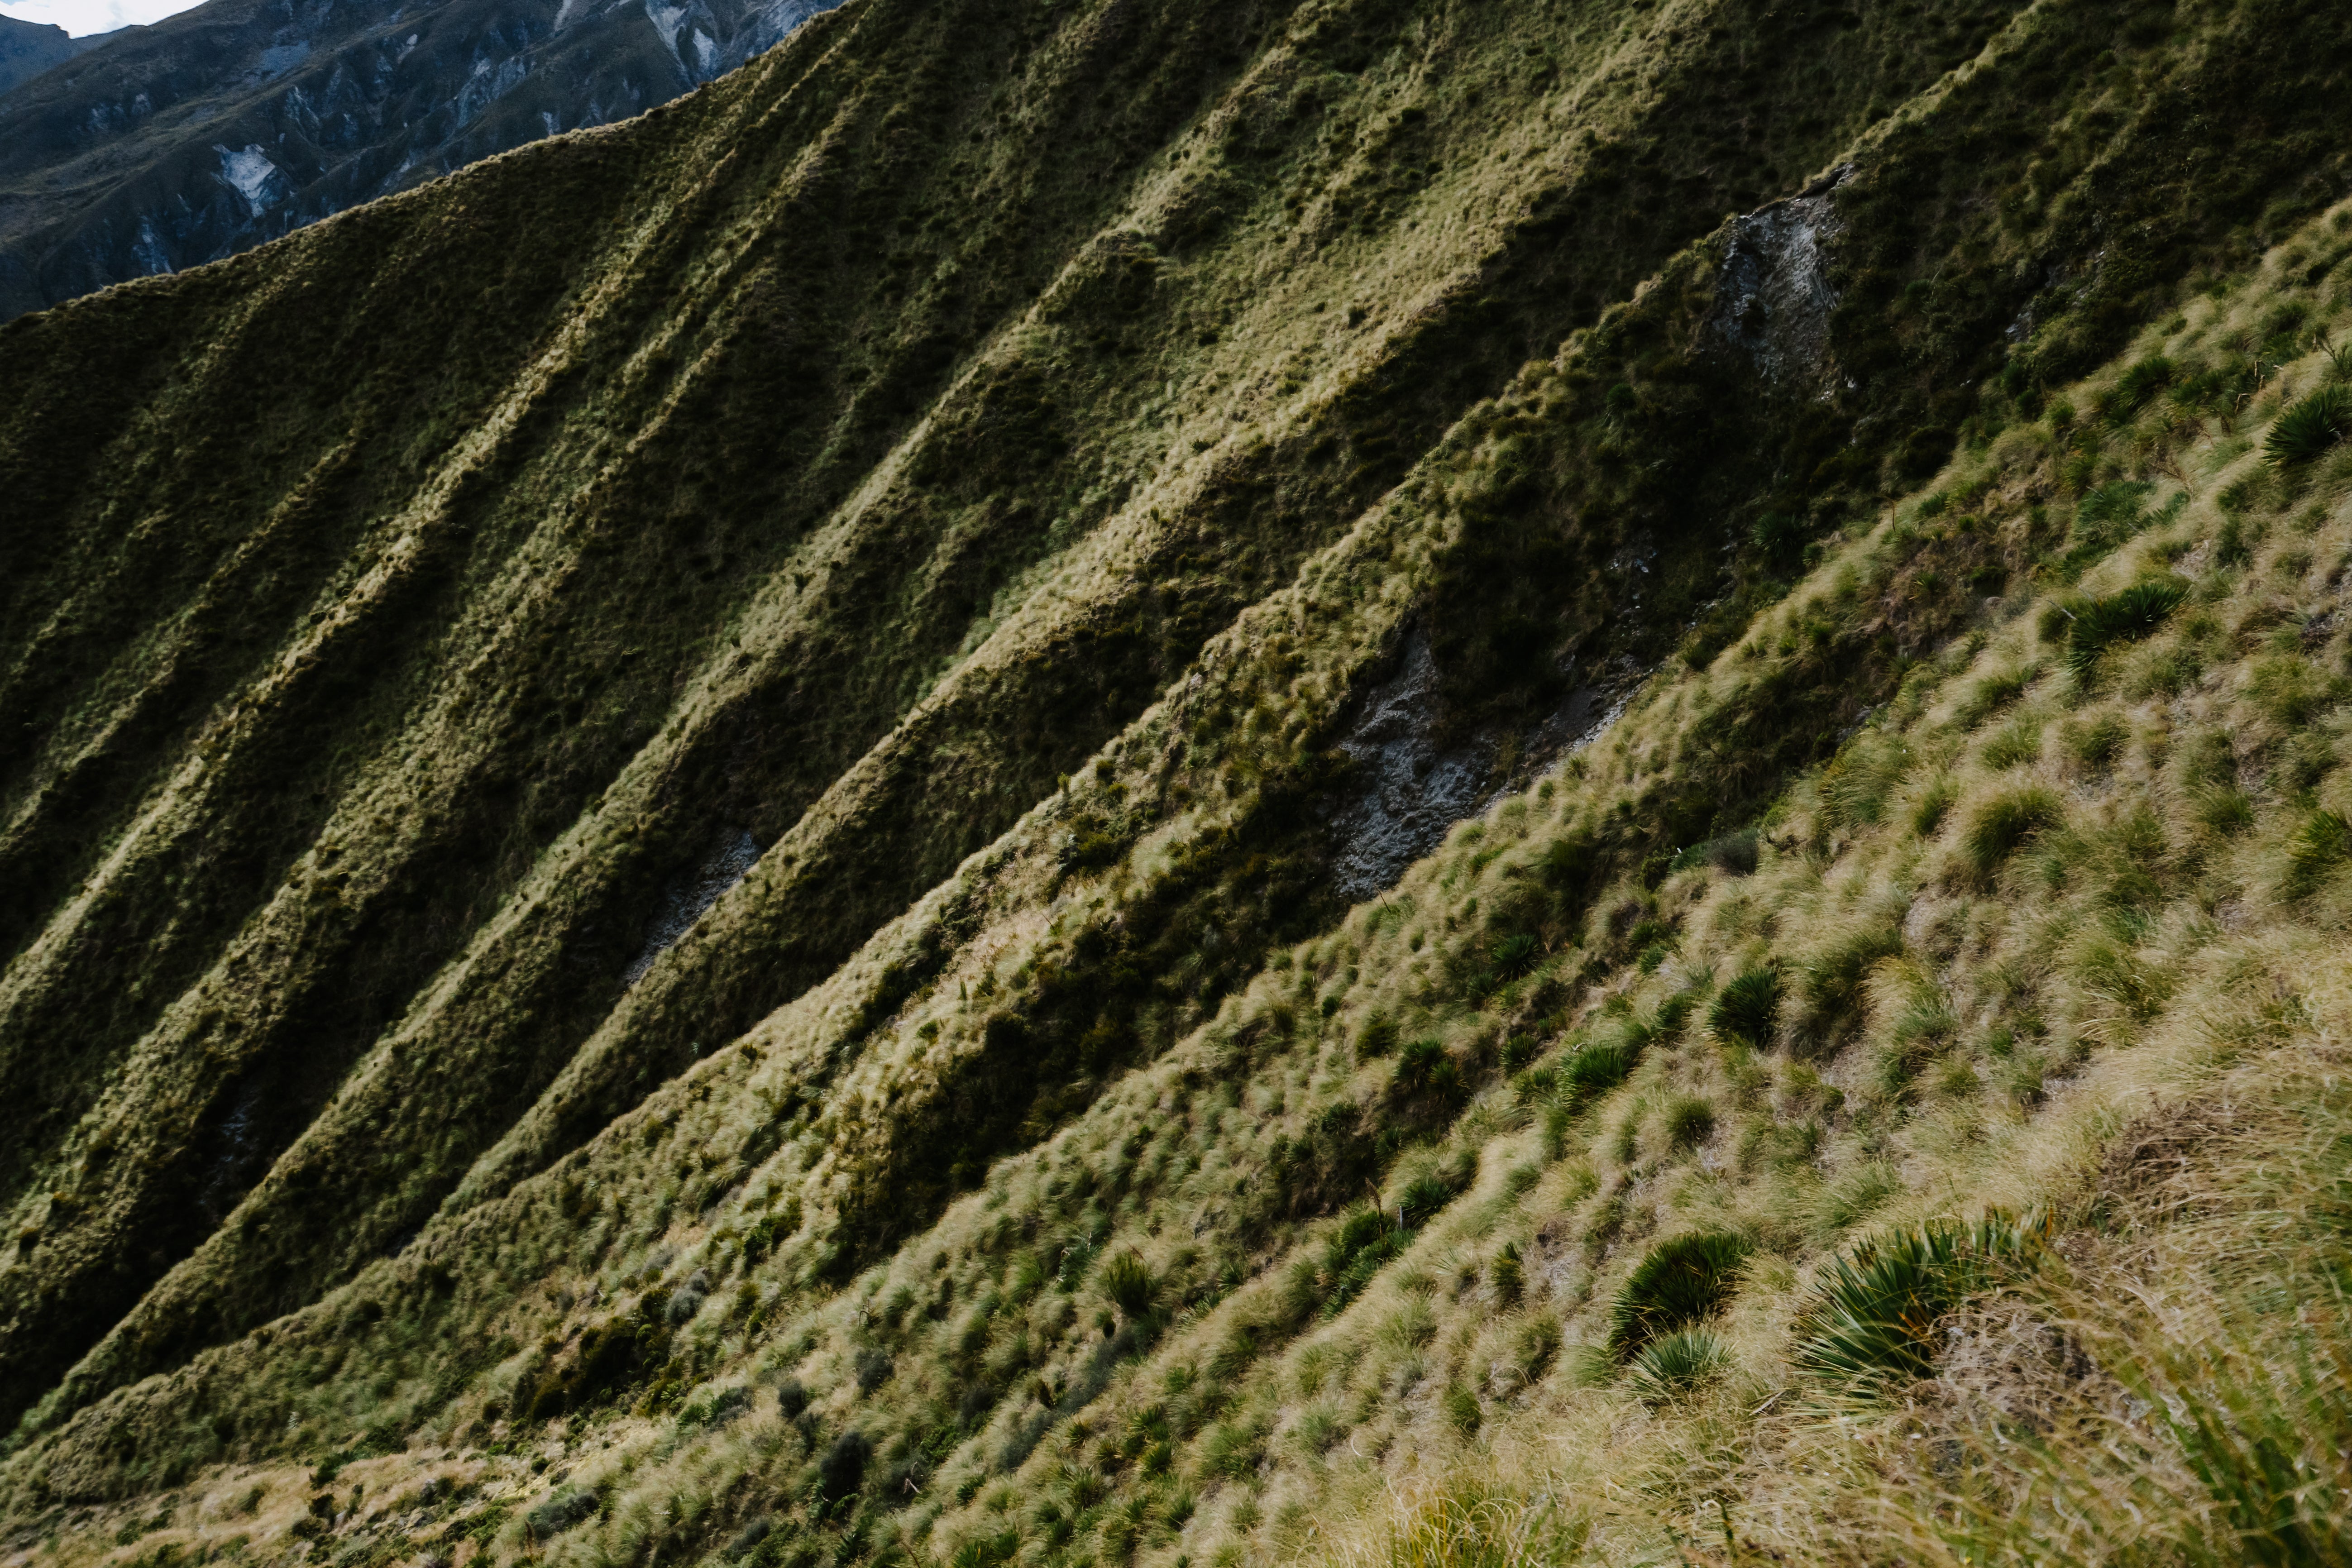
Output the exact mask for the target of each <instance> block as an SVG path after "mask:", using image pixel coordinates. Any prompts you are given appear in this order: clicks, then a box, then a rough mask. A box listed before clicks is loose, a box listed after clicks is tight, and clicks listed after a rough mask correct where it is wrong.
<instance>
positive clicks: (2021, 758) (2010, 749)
mask: <svg viewBox="0 0 2352 1568" xmlns="http://www.w3.org/2000/svg"><path fill="white" fill-rule="evenodd" d="M2041 754H2042V724H2041V721H2039V720H2036V719H2031V718H2025V717H2020V718H2019V719H2017V720H2016V721H2013V722H2011V723H2009V724H2006V725H2004V726H2002V728H2001V731H2000V733H1999V734H1997V735H1995V736H1994V737H1993V738H1992V739H1991V740H1990V741H1988V742H1985V749H1984V752H1983V755H1984V763H1985V766H1987V767H1989V768H1993V769H1997V770H2006V769H2009V768H2014V767H2021V766H2023V765H2024V764H2025V763H2030V762H2032V761H2033V760H2034V759H2035V758H2036V757H2039V756H2040V755H2041Z"/></svg>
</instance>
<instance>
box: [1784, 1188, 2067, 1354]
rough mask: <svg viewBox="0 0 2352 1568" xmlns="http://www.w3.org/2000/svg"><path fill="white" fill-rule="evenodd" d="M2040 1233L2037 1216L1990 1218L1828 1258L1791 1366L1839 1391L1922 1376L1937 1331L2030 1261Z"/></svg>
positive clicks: (1936, 1225) (1879, 1241)
mask: <svg viewBox="0 0 2352 1568" xmlns="http://www.w3.org/2000/svg"><path fill="white" fill-rule="evenodd" d="M2047 1230H2048V1222H2047V1221H2046V1220H2045V1219H2044V1218H2043V1217H2042V1216H2041V1215H2029V1216H2027V1217H2026V1218H2024V1219H2018V1218H2016V1217H2014V1216H2012V1215H2006V1214H2002V1213H2000V1212H1999V1211H1995V1212H1994V1213H1992V1214H1990V1215H1986V1216H1985V1218H1983V1219H1982V1220H1979V1222H1978V1223H1977V1224H1975V1225H1973V1226H1967V1225H1958V1224H1954V1223H1952V1222H1949V1221H1931V1222H1929V1223H1928V1224H1927V1225H1923V1226H1917V1227H1916V1228H1912V1229H1907V1230H1898V1231H1895V1232H1894V1233H1892V1234H1891V1235H1888V1236H1884V1237H1874V1238H1873V1239H1872V1240H1869V1241H1865V1242H1864V1243H1863V1244H1862V1245H1861V1246H1859V1247H1855V1248H1854V1249H1853V1252H1852V1253H1850V1254H1848V1255H1847V1256H1845V1257H1843V1258H1832V1260H1831V1261H1830V1263H1829V1265H1828V1266H1827V1267H1826V1268H1824V1269H1823V1270H1822V1283H1821V1288H1820V1294H1819V1295H1818V1296H1817V1297H1816V1299H1815V1300H1814V1301H1813V1304H1812V1305H1811V1307H1810V1308H1808V1309H1807V1310H1806V1311H1805V1313H1804V1315H1803V1316H1802V1317H1801V1318H1800V1319H1799V1320H1798V1325H1797V1327H1798V1332H1799V1334H1800V1336H1801V1339H1800V1342H1799V1343H1798V1346H1797V1352H1796V1357H1795V1359H1796V1363H1797V1364H1798V1365H1799V1366H1800V1367H1801V1368H1803V1369H1804V1370H1805V1371H1807V1372H1810V1373H1813V1374H1814V1375H1816V1376H1819V1377H1823V1378H1828V1379H1830V1380H1832V1382H1836V1383H1840V1384H1871V1383H1874V1382H1877V1381H1883V1380H1885V1379H1886V1378H1889V1377H1924V1376H1926V1375H1927V1373H1928V1372H1929V1370H1930V1369H1931V1368H1932V1367H1933V1366H1934V1363H1935V1351H1936V1343H1935V1331H1936V1327H1937V1324H1938V1323H1939V1322H1940V1321H1942V1320H1943V1319H1944V1317H1945V1316H1946V1315H1947V1314H1948V1313H1949V1312H1950V1311H1951V1310H1953V1309H1954V1308H1955V1307H1958V1305H1960V1303H1962V1302H1963V1301H1965V1300H1968V1299H1969V1297H1971V1296H1973V1295H1976V1294H1977V1293H1979V1291H1982V1290H1984V1289H1988V1288H1990V1286H1991V1285H1992V1284H1993V1283H1994V1282H1995V1281H1996V1280H1997V1279H2000V1278H2001V1277H2002V1276H2003V1275H2004V1274H2005V1273H2006V1272H2008V1271H2011V1270H2013V1269H2015V1268H2018V1267H2020V1266H2021V1265H2022V1264H2024V1263H2026V1262H2028V1261H2030V1260H2031V1259H2032V1257H2033V1255H2034V1254H2035V1253H2036V1252H2037V1251H2038V1250H2039V1249H2040V1247H2041V1245H2042V1238H2043V1237H2044V1236H2045V1235H2046V1233H2047Z"/></svg>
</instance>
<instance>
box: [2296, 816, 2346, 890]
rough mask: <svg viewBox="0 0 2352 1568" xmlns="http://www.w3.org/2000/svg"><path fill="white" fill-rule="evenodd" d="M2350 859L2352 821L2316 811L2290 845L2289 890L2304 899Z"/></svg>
mask: <svg viewBox="0 0 2352 1568" xmlns="http://www.w3.org/2000/svg"><path fill="white" fill-rule="evenodd" d="M2347 861H2352V822H2347V821H2346V820H2345V819H2344V817H2343V816H2342V815H2341V814H2339V813H2336V812H2333V811H2315V812H2313V813H2312V814H2311V816H2308V817H2307V818H2305V821H2304V824H2303V826H2301V827H2300V828H2298V829H2296V830H2295V835H2294V839H2293V840H2292V841H2291V842H2290V843H2289V844H2288V846H2287V875H2286V887H2287V891H2288V893H2289V894H2291V895H2293V896H2294V897H2297V898H2300V897H2302V896H2303V895H2305V894H2306V893H2310V892H2312V891H2314V890H2315V889H2317V888H2318V887H2319V885H2320V884H2321V883H2322V882H2323V881H2325V880H2326V879H2327V877H2328V875H2329V874H2330V873H2331V872H2333V871H2334V870H2335V869H2336V868H2337V867H2339V866H2342V865H2344V864H2345V863H2346V862H2347Z"/></svg>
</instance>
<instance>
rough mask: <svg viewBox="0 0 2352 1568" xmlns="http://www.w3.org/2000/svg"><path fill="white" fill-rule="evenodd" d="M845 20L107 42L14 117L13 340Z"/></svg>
mask: <svg viewBox="0 0 2352 1568" xmlns="http://www.w3.org/2000/svg"><path fill="white" fill-rule="evenodd" d="M835 3H836V0H683V3H682V4H672V3H669V0H424V3H422V4H400V3H397V0H211V3H210V4H207V5H200V6H197V7H196V8H195V9H194V10H192V11H186V12H183V13H181V14H180V15H179V16H173V17H171V18H169V19H167V20H165V21H163V22H161V23H158V24H157V25H156V26H152V27H137V28H131V29H127V30H125V31H124V32H122V33H119V34H114V35H111V36H110V37H108V38H107V39H105V40H104V41H102V42H101V43H100V46H99V47H96V48H94V49H91V50H89V52H88V53H86V54H82V55H80V56H79V58H74V59H72V60H70V61H69V62H68V63H67V64H66V65H65V66H64V67H62V68H58V67H54V66H52V67H50V68H46V69H45V70H44V72H43V74H41V75H40V76H38V77H37V78H35V79H32V80H29V81H26V82H25V83H24V84H23V85H22V86H21V87H19V88H18V89H16V90H15V91H13V92H10V93H8V94H7V96H6V97H5V98H0V320H5V319H6V318H8V317H12V316H16V315H21V314H23V313H24V312H25V311H27V310H38V309H40V308H42V307H43V306H46V305H52V304H56V303H58V302H59V301H61V300H69V299H72V298H73V297H75V296H76V295H79V294H85V293H88V292H89V291H91V290H92V289H101V288H104V287H105V286H106V285H107V284H110V283H116V282H121V281H122V280H123V279H131V278H139V277H145V276H148V275H150V274H152V273H157V272H165V271H175V270H178V269H180V268H186V267H192V266H195V265H197V264H198V263H201V262H205V261H212V260H216V259H218V258H222V257H225V256H229V255H232V254H234V253H236V252H237V251H239V250H244V249H247V248H248V247H252V246H255V245H258V244H260V243H262V242H263V241H265V240H269V239H274V238H276V237H278V236H279V235H282V234H285V233H287V232H288V231H289V230H291V229H295V228H299V227H300V226H302V225H304V224H307V223H314V222H316V221H317V220H319V219H320V218H322V217H325V216H329V215H330V214H331V213H336V212H340V211H341V210H342V209H344V208H346V207H350V206H355V205H359V204H360V203H362V202H365V201H369V200H372V199H373V198H375V197H377V196H381V195H389V194H391V193H393V192H394V191H399V190H404V189H406V188H407V187H408V186H410V185H413V184H418V183H420V182H422V181H425V180H428V179H431V178H433V177H435V176H436V175H439V174H446V173H448V172H449V171H450V170H452V169H456V168H457V167H459V166H461V165H463V164H466V163H472V162H473V161H475V160H476V159H478V158H485V157H488V156H489V155H491V154H492V153H502V152H505V151H507V150H508V149H509V148H513V147H517V146H520V145H521V144H522V143H524V142H532V141H536V140H538V139H540V138H541V137H543V136H551V135H554V134H557V133H559V132H566V131H573V130H578V129H580V128H582V127H583V126H591V125H600V124H604V123H606V122H608V121H615V120H622V119H625V118H627V117H629V116H631V115H634V114H636V113H639V112H641V111H643V110H646V109H649V108H652V107H653V106H654V105H656V104H657V103H662V102H665V101H667V100H669V99H672V98H676V97H677V96H678V95H679V94H681V93H683V92H686V91H688V90H689V89H692V88H694V87H697V86H698V85H700V84H701V83H703V82H705V81H708V80H709V79H711V78H713V77H715V76H718V75H720V74H721V73H723V72H725V71H728V70H730V69H732V68H735V67H736V66H739V65H740V64H742V63H743V62H744V61H745V60H747V59H749V58H751V57H752V56H754V55H756V54H759V53H760V52H761V51H762V50H765V49H767V48H769V47H772V45H774V44H775V43H776V42H778V41H779V40H780V39H782V37H784V36H785V35H786V34H788V33H790V32H791V31H792V30H793V28H794V27H796V26H799V25H800V24H801V23H802V22H803V21H805V20H806V19H807V18H808V17H810V16H814V15H815V14H816V13H817V12H819V11H823V10H826V9H829V8H830V7H831V5H833V4H835ZM47 30H48V31H52V32H54V31H55V30H56V29H53V28H52V29H47Z"/></svg>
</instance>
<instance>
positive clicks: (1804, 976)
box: [1794, 814, 1940, 1057]
mask: <svg viewBox="0 0 2352 1568" xmlns="http://www.w3.org/2000/svg"><path fill="white" fill-rule="evenodd" d="M1939 815H1940V814H1939ZM1901 952H1903V933H1902V931H1899V930H1898V929H1896V928H1895V926H1894V925H1893V924H1892V923H1891V922H1886V921H1870V922H1868V923H1866V924H1864V926H1862V927H1861V928H1860V929H1859V930H1856V931H1852V932H1850V933H1849V934H1847V935H1846V936H1844V937H1843V938H1841V939H1840V940H1838V941H1835V942H1832V943H1831V944H1830V945H1829V946H1827V947H1825V948H1823V949H1822V950H1820V951H1819V952H1815V953H1814V954H1813V955H1812V956H1811V957H1810V958H1808V959H1806V960H1805V961H1804V962H1803V963H1801V964H1800V965H1799V967H1798V970H1797V980H1798V984H1797V1010H1796V1017H1795V1020H1794V1022H1795V1027H1796V1033H1797V1037H1798V1043H1799V1047H1800V1048H1801V1054H1803V1055H1807V1056H1816V1057H1818V1056H1826V1055H1828V1054H1829V1053H1831V1052H1832V1051H1833V1050H1835V1049H1836V1048H1837V1047H1839V1046H1840V1045H1841V1044H1843V1042H1844V1040H1845V1038H1846V1037H1847V1036H1848V1035H1850V1034H1851V1033H1852V1032H1853V1029H1854V1028H1855V1026H1858V1025H1859V1024H1860V1023H1861V1021H1862V1007H1863V1001H1864V996H1865V994H1866V993H1867V987H1868V982H1869V979H1870V972H1871V970H1872V969H1874V967H1876V966H1877V965H1878V964H1879V963H1883V962H1885V960H1887V959H1890V958H1894V957H1896V956H1898V955H1900V954H1901Z"/></svg>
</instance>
